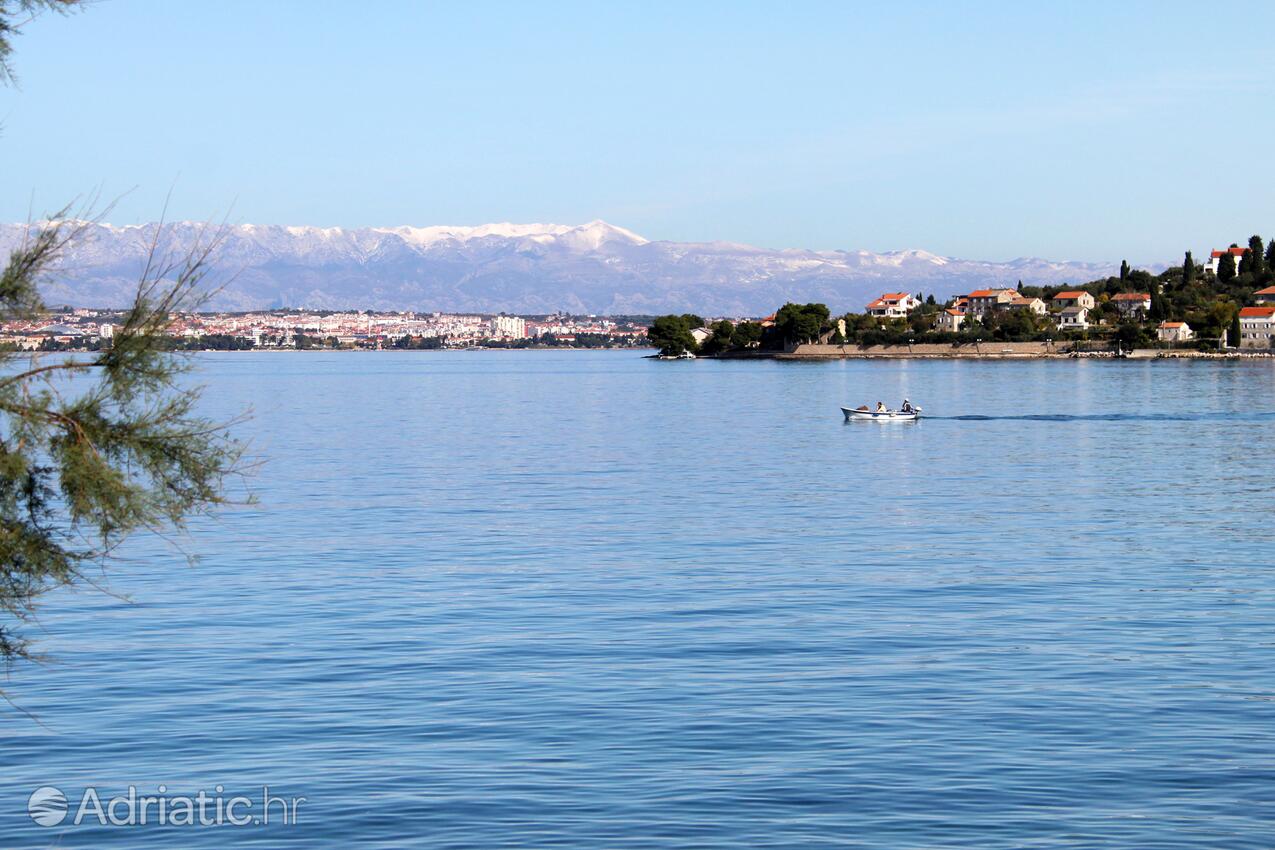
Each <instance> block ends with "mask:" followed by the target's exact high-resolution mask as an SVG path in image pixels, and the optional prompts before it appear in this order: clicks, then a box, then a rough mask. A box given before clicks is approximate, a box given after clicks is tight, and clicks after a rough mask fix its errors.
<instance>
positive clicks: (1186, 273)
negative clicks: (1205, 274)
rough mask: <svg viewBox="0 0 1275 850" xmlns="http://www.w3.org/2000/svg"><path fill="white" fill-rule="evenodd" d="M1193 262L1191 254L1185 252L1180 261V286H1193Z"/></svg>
mask: <svg viewBox="0 0 1275 850" xmlns="http://www.w3.org/2000/svg"><path fill="white" fill-rule="evenodd" d="M1195 272H1196V270H1195V260H1193V259H1192V258H1191V252H1190V251H1187V252H1186V256H1185V257H1184V258H1183V259H1182V285H1183V286H1188V287H1189V286H1193V285H1194V284H1195Z"/></svg>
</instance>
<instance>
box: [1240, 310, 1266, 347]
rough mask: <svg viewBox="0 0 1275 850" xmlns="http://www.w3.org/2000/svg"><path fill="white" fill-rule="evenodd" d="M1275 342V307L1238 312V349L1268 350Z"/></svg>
mask: <svg viewBox="0 0 1275 850" xmlns="http://www.w3.org/2000/svg"><path fill="white" fill-rule="evenodd" d="M1272 340H1275V307H1245V308H1244V309H1242V310H1240V348H1270V347H1271V342H1272Z"/></svg>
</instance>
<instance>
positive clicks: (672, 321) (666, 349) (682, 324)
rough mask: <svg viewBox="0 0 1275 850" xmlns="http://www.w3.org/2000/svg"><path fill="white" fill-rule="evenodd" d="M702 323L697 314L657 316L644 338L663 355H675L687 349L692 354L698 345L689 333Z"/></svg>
mask: <svg viewBox="0 0 1275 850" xmlns="http://www.w3.org/2000/svg"><path fill="white" fill-rule="evenodd" d="M691 320H698V321H695V322H692V321H691ZM702 324H703V320H701V319H699V317H698V316H690V315H682V316H675V315H668V316H658V317H656V319H655V321H653V322H651V327H650V328H648V329H647V331H646V338H647V339H648V340H650V342H651V345H653V346H655V347H656V348H658V349H659V350H660V354H662V355H664V356H665V357H677V356H678V355H679V354H682V353H683V352H687V351H689V352H691V353H692V354H694V353H695V352H696V351H697V350H698V348H699V346H698V345H696V344H695V337H693V336H692V335H691V330H692V329H693V328H698V327H700V326H701V325H702Z"/></svg>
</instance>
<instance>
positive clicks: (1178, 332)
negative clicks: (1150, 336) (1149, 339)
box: [1155, 322, 1195, 342]
mask: <svg viewBox="0 0 1275 850" xmlns="http://www.w3.org/2000/svg"><path fill="white" fill-rule="evenodd" d="M1155 332H1156V336H1158V337H1159V338H1160V342H1186V341H1187V340H1189V339H1194V338H1195V331H1193V330H1191V326H1190V325H1188V324H1187V323H1186V322H1161V323H1160V325H1159V327H1157V328H1156V329H1155Z"/></svg>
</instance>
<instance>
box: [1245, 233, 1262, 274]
mask: <svg viewBox="0 0 1275 850" xmlns="http://www.w3.org/2000/svg"><path fill="white" fill-rule="evenodd" d="M1248 253H1249V261H1248V270H1249V271H1250V272H1252V274H1253V276H1254V277H1261V276H1262V275H1264V274H1265V273H1266V256H1265V254H1266V246H1265V245H1263V244H1262V237H1260V236H1258V235H1257V234H1253V235H1252V236H1250V237H1249V239H1248Z"/></svg>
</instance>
